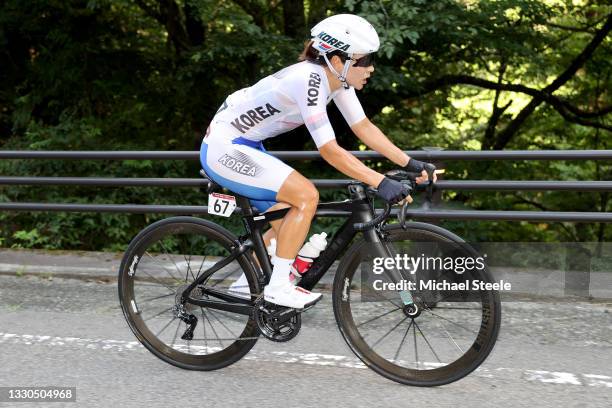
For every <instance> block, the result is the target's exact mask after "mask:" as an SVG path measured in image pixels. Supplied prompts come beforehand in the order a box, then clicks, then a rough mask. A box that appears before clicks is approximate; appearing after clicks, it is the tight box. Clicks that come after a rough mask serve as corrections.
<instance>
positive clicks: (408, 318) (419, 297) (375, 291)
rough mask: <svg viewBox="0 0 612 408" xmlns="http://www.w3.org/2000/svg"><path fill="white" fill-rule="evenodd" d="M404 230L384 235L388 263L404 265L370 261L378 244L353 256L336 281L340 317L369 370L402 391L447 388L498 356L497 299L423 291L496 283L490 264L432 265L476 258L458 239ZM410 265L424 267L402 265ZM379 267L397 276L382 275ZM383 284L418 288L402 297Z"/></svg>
mask: <svg viewBox="0 0 612 408" xmlns="http://www.w3.org/2000/svg"><path fill="white" fill-rule="evenodd" d="M406 225H407V229H406V230H403V229H402V228H401V227H399V226H398V225H393V226H390V227H389V228H388V229H387V231H386V232H385V233H384V234H383V235H385V237H384V239H383V244H384V246H385V247H386V248H387V251H388V252H387V253H388V257H389V258H393V259H394V261H395V260H399V261H400V263H393V266H391V261H389V262H390V263H389V264H387V265H384V264H383V262H381V261H377V260H376V259H374V258H373V257H372V256H371V255H369V252H370V251H369V249H371V246H372V245H374V244H372V243H367V242H365V241H360V242H357V243H356V244H354V245H353V246H352V247H351V248H350V249H349V251H347V254H346V256H345V257H344V259H343V260H342V262H341V264H340V266H339V268H338V271H337V272H336V276H335V279H334V287H333V305H334V314H335V317H336V321H337V323H338V326H339V328H340V331H341V333H342V335H343V337H344V339H345V340H346V342H347V343H348V345H349V347H350V348H351V349H352V350H353V352H354V353H355V354H356V355H357V356H358V357H359V358H360V359H361V360H362V361H363V362H364V363H365V364H366V365H367V366H368V367H369V368H371V369H373V370H374V371H376V372H377V373H379V374H381V375H382V376H384V377H386V378H389V379H391V380H393V381H397V382H399V383H402V384H407V385H415V386H437V385H443V384H447V383H450V382H453V381H456V380H458V379H460V378H462V377H464V376H466V375H468V374H469V373H470V372H472V371H473V370H474V369H476V368H477V367H478V366H479V365H480V364H481V363H482V362H483V361H484V360H485V358H486V357H487V356H488V355H489V353H490V352H491V350H492V349H493V346H494V344H495V341H496V339H497V335H498V332H499V327H500V321H501V304H500V299H499V293H498V292H497V291H494V290H467V291H459V292H455V291H453V290H449V289H448V288H441V287H440V288H436V287H435V286H427V284H420V282H421V281H423V282H431V281H434V285H435V283H436V282H438V283H439V282H441V281H446V282H449V284H450V283H453V284H460V283H465V282H466V281H468V280H477V281H481V282H483V283H491V282H493V281H492V279H491V277H490V275H489V271H488V269H487V268H486V265H484V267H483V268H476V267H472V268H471V269H470V270H469V271H468V272H466V271H465V268H463V269H462V270H461V271H460V272H459V271H457V270H448V269H447V268H445V266H444V265H443V264H441V263H436V262H435V261H433V260H435V259H438V258H440V259H443V260H444V259H449V258H450V259H461V258H463V259H465V258H467V257H470V258H478V257H479V254H477V253H476V251H475V250H474V249H473V248H472V247H470V246H469V245H468V244H466V243H465V242H464V241H463V240H462V239H461V238H459V237H458V236H456V235H454V234H452V233H450V232H449V231H446V230H444V229H442V228H439V227H436V226H433V225H430V224H425V223H418V222H414V223H407V224H406ZM419 258H420V259H421V261H418V259H419ZM406 259H408V261H406V262H409V261H410V259H415V260H417V262H421V263H420V264H419V265H420V266H415V265H416V264H414V263H413V264H412V267H411V265H409V264H403V263H402V262H403V261H404V260H406ZM428 260H432V262H431V265H429V264H426V263H425V262H426V261H427V262H429V261H428ZM381 265H384V266H386V267H387V268H391V269H393V270H392V271H391V272H390V273H387V272H385V273H383V272H381V270H382V268H381ZM457 265H458V264H455V267H457ZM406 266H407V268H404V269H402V268H403V267H406ZM386 276H387V277H390V278H389V279H386V278H385V277H386ZM374 281H378V282H377V283H374ZM385 281H386V282H387V283H398V282H399V281H404V282H413V283H412V284H410V285H413V286H412V290H404V291H403V293H402V292H401V289H402V287H401V286H399V287H398V286H396V287H393V286H383V282H385ZM390 281H393V282H390ZM405 285H409V284H408V283H405ZM468 285H470V284H469V283H468ZM405 287H406V286H404V288H405ZM456 287H457V286H455V287H454V288H456ZM459 287H460V286H459ZM385 288H386V289H385ZM389 288H391V289H389ZM396 288H399V289H396ZM411 301H412V302H413V303H411Z"/></svg>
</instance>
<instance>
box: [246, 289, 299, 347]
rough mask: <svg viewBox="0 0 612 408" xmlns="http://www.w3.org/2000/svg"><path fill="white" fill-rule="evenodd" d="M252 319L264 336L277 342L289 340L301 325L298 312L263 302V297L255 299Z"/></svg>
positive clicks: (296, 333) (295, 334)
mask: <svg viewBox="0 0 612 408" xmlns="http://www.w3.org/2000/svg"><path fill="white" fill-rule="evenodd" d="M253 319H254V320H255V322H257V327H258V328H259V331H260V332H261V334H263V336H264V337H265V338H267V339H269V340H272V341H277V342H284V341H289V340H291V339H292V338H294V337H295V336H297V335H298V333H299V332H300V328H301V327H302V316H301V314H300V312H298V311H297V310H295V309H290V308H287V307H283V306H278V305H274V304H272V303H268V302H265V301H264V300H263V298H260V299H258V300H257V301H255V305H254V307H253Z"/></svg>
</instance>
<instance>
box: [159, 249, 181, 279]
mask: <svg viewBox="0 0 612 408" xmlns="http://www.w3.org/2000/svg"><path fill="white" fill-rule="evenodd" d="M159 245H160V246H161V247H162V249H163V250H164V253H165V254H166V255H167V256H168V258H170V260H171V261H172V263H173V264H174V267H175V268H176V271H177V272H178V274H179V276H181V268H179V267H178V265H177V264H176V262H174V258H172V256H171V255H170V252H169V251H168V250H167V249H166V247H165V246H164V243H163V242H162V241H159ZM164 269H165V268H164ZM166 271H168V274H169V275H170V276H171V277H172V279H175V280H178V281H180V279H176V278H175V277H174V275H172V274H171V273H170V271H169V270H167V269H166Z"/></svg>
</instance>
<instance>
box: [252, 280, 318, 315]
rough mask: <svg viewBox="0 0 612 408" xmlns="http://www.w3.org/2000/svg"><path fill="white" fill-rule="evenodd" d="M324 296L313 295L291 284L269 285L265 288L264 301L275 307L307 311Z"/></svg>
mask: <svg viewBox="0 0 612 408" xmlns="http://www.w3.org/2000/svg"><path fill="white" fill-rule="evenodd" d="M322 297H323V295H322V294H321V293H312V292H310V291H307V290H306V289H304V288H301V287H299V286H293V285H292V284H290V283H289V282H287V283H286V284H281V285H267V286H266V287H265V288H264V300H265V301H266V302H270V303H274V304H275V305H279V306H284V307H290V308H293V309H305V308H307V307H310V306H313V305H314V304H315V303H317V302H318V301H319V300H321V298H322Z"/></svg>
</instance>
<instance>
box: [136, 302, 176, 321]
mask: <svg viewBox="0 0 612 408" xmlns="http://www.w3.org/2000/svg"><path fill="white" fill-rule="evenodd" d="M173 308H174V306H170V307H169V308H167V309H164V310H162V311H161V312H159V313H157V314H156V315H153V316H151V317H147V318H146V319H142V321H143V322H146V321H148V320H151V319H153V318H156V317H157V316H160V315H162V314H164V313H166V312H169V311H170V310H172V309H173Z"/></svg>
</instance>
